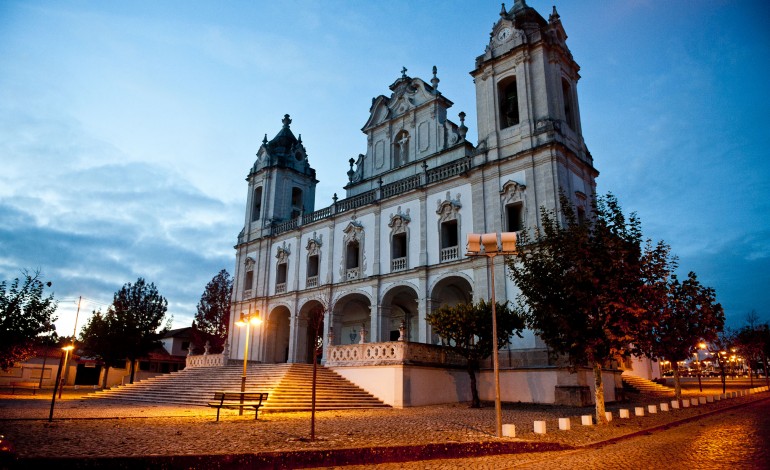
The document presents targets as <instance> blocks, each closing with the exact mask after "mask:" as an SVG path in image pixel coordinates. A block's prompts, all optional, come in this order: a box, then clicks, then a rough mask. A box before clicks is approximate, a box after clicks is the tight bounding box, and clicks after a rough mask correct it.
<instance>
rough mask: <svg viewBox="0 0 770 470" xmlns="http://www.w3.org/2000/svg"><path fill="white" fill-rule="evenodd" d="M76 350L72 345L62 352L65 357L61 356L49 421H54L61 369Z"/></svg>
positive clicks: (65, 347)
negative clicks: (54, 408)
mask: <svg viewBox="0 0 770 470" xmlns="http://www.w3.org/2000/svg"><path fill="white" fill-rule="evenodd" d="M73 349H74V348H73V346H72V345H69V346H64V347H63V348H62V350H63V351H64V356H61V357H60V358H59V369H58V371H57V372H56V381H55V382H54V384H53V396H52V397H51V412H50V413H49V414H48V421H49V422H50V421H53V407H54V404H55V403H56V389H57V388H58V387H59V380H60V379H61V368H62V366H63V365H64V362H65V361H66V359H65V358H66V357H67V356H68V355H69V352H70V351H72V350H73ZM59 398H61V391H59Z"/></svg>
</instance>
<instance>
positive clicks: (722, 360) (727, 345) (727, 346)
mask: <svg viewBox="0 0 770 470" xmlns="http://www.w3.org/2000/svg"><path fill="white" fill-rule="evenodd" d="M734 350H735V332H734V331H733V330H732V329H730V328H725V329H724V330H722V331H720V332H719V334H717V338H716V339H715V340H714V341H712V342H711V343H710V344H709V352H710V353H711V356H712V357H713V358H714V363H715V364H716V366H717V367H718V368H719V375H720V377H721V378H722V393H727V383H726V379H727V371H728V368H729V367H730V359H731V357H732V356H733V351H734Z"/></svg>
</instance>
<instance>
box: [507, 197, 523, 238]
mask: <svg viewBox="0 0 770 470" xmlns="http://www.w3.org/2000/svg"><path fill="white" fill-rule="evenodd" d="M523 214H524V205H523V204H522V203H521V202H515V203H513V204H508V205H507V206H505V218H506V222H507V223H506V225H507V227H506V228H507V231H508V232H518V231H519V230H521V229H522V228H524V220H523V219H524V218H523V217H522V215H523Z"/></svg>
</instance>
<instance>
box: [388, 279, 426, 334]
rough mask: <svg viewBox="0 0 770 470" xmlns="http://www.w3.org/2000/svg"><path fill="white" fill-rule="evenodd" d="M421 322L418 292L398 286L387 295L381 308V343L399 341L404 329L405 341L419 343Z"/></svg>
mask: <svg viewBox="0 0 770 470" xmlns="http://www.w3.org/2000/svg"><path fill="white" fill-rule="evenodd" d="M419 322H420V318H419V309H418V304H417V292H415V290H414V289H412V288H411V287H407V286H398V287H394V288H393V289H391V290H389V291H388V292H387V293H386V294H385V296H384V297H383V299H382V307H381V308H380V319H379V327H380V328H379V329H380V335H379V336H380V338H379V340H380V341H399V340H400V337H401V329H402V328H403V331H404V338H403V341H413V342H414V341H417V340H418V334H419Z"/></svg>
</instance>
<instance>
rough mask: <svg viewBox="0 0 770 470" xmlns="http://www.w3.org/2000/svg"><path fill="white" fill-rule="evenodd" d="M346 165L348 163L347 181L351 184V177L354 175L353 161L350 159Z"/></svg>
mask: <svg viewBox="0 0 770 470" xmlns="http://www.w3.org/2000/svg"><path fill="white" fill-rule="evenodd" d="M348 163H350V169H349V170H348V181H350V182H351V183H352V182H353V175H355V174H356V172H355V171H353V163H355V160H353V159H352V158H351V159H350V160H348Z"/></svg>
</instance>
